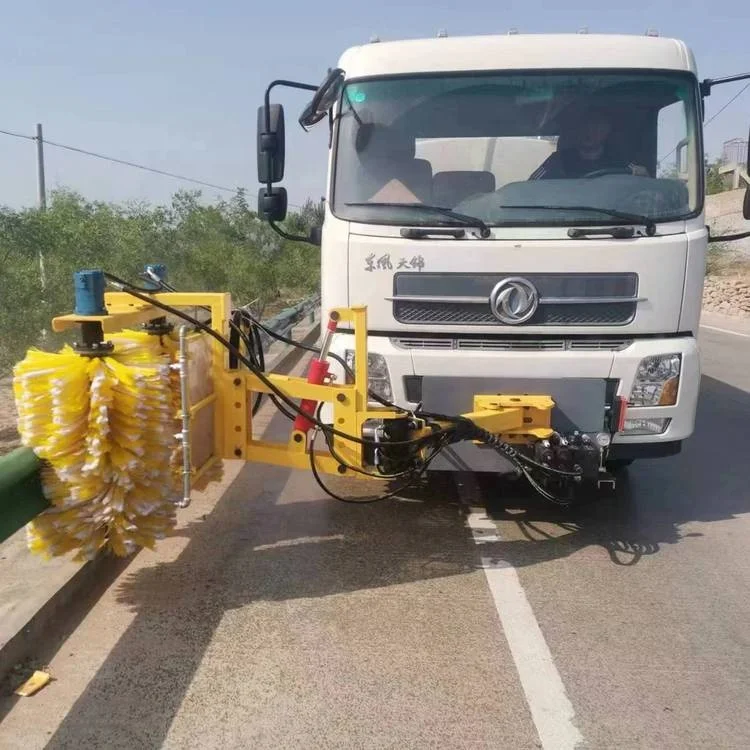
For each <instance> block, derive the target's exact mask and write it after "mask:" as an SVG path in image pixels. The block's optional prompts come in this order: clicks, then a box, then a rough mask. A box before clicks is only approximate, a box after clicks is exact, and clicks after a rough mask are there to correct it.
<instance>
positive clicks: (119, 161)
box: [44, 138, 237, 193]
mask: <svg viewBox="0 0 750 750" xmlns="http://www.w3.org/2000/svg"><path fill="white" fill-rule="evenodd" d="M44 142H45V143H46V144H47V145H48V146H55V148H62V149H65V150H66V151H75V152H76V153H78V154H84V155H85V156H93V157H94V158H95V159H103V160H104V161H110V162H113V163H114V164H122V165H124V166H126V167H133V168H134V169H142V170H144V171H145V172H153V173H154V174H160V175H163V176H164V177H173V178H174V179H176V180H184V181H185V182H194V183H195V184H196V185H203V186H204V187H210V188H213V189H214V190H223V191H225V192H228V193H236V192H237V188H230V187H224V185H215V184H213V183H212V182H205V181H204V180H198V179H196V178H195V177H186V176H185V175H181V174H176V173H174V172H166V171H164V170H163V169H157V168H156V167H149V166H146V165H145V164H137V163H136V162H134V161H126V160H125V159H117V158H115V157H114V156H105V155H104V154H97V153H95V152H94V151H87V150H86V149H84V148H77V147H76V146H68V145H67V144H65V143H56V142H55V141H50V140H48V139H47V138H45V139H44Z"/></svg>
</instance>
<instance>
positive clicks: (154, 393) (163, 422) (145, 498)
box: [13, 331, 179, 560]
mask: <svg viewBox="0 0 750 750" xmlns="http://www.w3.org/2000/svg"><path fill="white" fill-rule="evenodd" d="M108 339H109V341H111V342H112V343H113V344H114V349H113V351H112V353H111V354H110V355H108V356H105V357H85V356H81V355H80V354H78V353H77V352H76V351H74V350H73V349H71V348H70V347H65V348H63V349H62V351H60V352H59V353H56V354H55V353H48V352H41V351H37V350H31V351H29V352H28V354H27V356H26V358H25V359H24V360H23V361H21V362H20V363H18V365H16V367H15V369H14V381H13V387H14V393H15V398H16V406H17V408H18V415H19V432H20V434H21V439H22V441H23V443H24V445H26V446H28V447H30V448H32V449H33V450H34V451H35V452H36V454H37V455H38V456H39V458H41V459H43V460H44V461H45V462H46V466H45V469H44V470H43V485H44V488H45V494H46V495H47V498H48V499H49V501H50V504H51V505H52V507H51V508H50V509H48V510H47V511H45V512H44V513H42V514H41V515H39V516H37V518H36V519H35V520H34V521H33V522H32V523H31V524H29V526H28V535H29V546H30V548H31V549H32V550H33V551H35V552H40V553H42V554H44V555H45V556H53V555H60V554H64V553H66V552H70V551H74V550H75V551H76V552H77V554H76V559H80V560H90V559H92V558H93V557H94V556H95V555H96V553H97V552H98V551H99V550H100V549H101V548H102V547H107V548H109V549H111V550H112V551H113V552H114V553H115V554H117V555H123V556H124V555H127V554H129V553H131V552H132V551H134V550H135V549H136V548H138V547H141V546H143V547H152V546H153V544H154V542H155V541H156V540H157V539H160V538H162V537H164V536H165V535H166V533H167V532H168V531H169V529H170V528H172V527H173V525H174V522H175V501H176V499H177V498H178V496H179V486H178V482H177V481H176V480H177V477H178V471H179V468H178V466H177V464H178V460H179V449H178V448H177V449H176V446H175V438H174V433H175V429H176V427H175V425H176V422H175V417H176V413H177V406H178V404H179V388H178V387H176V382H177V381H176V380H175V375H174V373H173V372H172V367H171V365H172V363H173V361H174V350H175V347H174V342H172V341H171V339H170V338H169V337H166V336H155V335H150V334H148V333H146V332H144V331H123V332H122V333H118V334H112V335H111V336H109V337H108Z"/></svg>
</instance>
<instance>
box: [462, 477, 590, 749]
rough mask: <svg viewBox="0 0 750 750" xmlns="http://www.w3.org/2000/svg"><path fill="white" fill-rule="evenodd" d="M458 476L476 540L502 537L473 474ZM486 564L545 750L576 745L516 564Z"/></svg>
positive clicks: (570, 715)
mask: <svg viewBox="0 0 750 750" xmlns="http://www.w3.org/2000/svg"><path fill="white" fill-rule="evenodd" d="M470 477H471V475H469V477H467V475H462V476H461V478H460V479H457V483H458V490H459V495H460V496H461V499H462V501H463V502H464V503H465V504H466V505H467V506H468V507H469V513H468V519H467V523H468V526H469V528H470V529H471V534H472V537H473V538H474V541H475V542H476V544H477V545H482V544H487V543H489V542H496V541H500V537H499V535H498V533H497V527H496V525H495V523H494V522H493V521H492V520H491V519H490V518H487V513H486V512H485V510H484V509H483V508H478V507H475V506H472V505H471V500H472V497H471V496H472V495H473V496H474V497H476V495H477V493H476V492H472V489H476V483H475V482H474V481H473V478H470ZM481 561H482V568H483V569H484V574H485V576H486V578H487V585H488V586H489V588H490V592H491V593H492V598H493V600H494V602H495V609H496V610H497V614H498V616H499V618H500V624H501V625H502V628H503V631H504V633H505V639H506V640H507V642H508V646H509V648H510V652H511V654H512V656H513V661H514V662H515V665H516V669H517V670H518V676H519V678H520V680H521V686H522V688H523V692H524V695H525V696H526V702H527V704H528V706H529V710H530V711H531V717H532V719H533V721H534V726H535V727H536V731H537V734H538V735H539V739H540V741H541V745H542V747H543V748H544V750H574V748H577V747H580V746H581V745H582V743H583V736H582V735H581V733H580V732H579V731H578V728H577V727H576V725H575V723H574V720H575V712H574V711H573V706H572V704H571V702H570V700H569V699H568V696H567V694H566V693H565V686H564V685H563V681H562V678H561V677H560V673H559V672H558V671H557V667H555V663H554V661H553V659H552V654H551V653H550V650H549V646H547V642H546V641H545V640H544V634H543V633H542V631H541V629H540V628H539V623H538V622H537V620H536V617H535V616H534V611H533V610H532V609H531V604H529V600H528V599H527V598H526V593H525V591H524V590H523V587H522V586H521V581H520V580H519V578H518V573H517V572H516V569H515V568H514V567H513V566H512V565H511V564H510V563H509V562H507V561H505V560H500V559H498V558H496V557H484V556H483V557H482V558H481Z"/></svg>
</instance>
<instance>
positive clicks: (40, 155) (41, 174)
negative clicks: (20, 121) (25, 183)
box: [35, 122, 47, 211]
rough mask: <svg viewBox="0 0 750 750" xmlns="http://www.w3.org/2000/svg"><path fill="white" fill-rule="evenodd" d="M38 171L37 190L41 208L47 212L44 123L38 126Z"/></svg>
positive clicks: (39, 123)
mask: <svg viewBox="0 0 750 750" xmlns="http://www.w3.org/2000/svg"><path fill="white" fill-rule="evenodd" d="M35 140H36V170H37V188H38V193H39V208H40V209H41V210H42V211H46V210H47V188H46V187H45V185H44V136H43V135H42V123H41V122H38V123H37V124H36V139H35Z"/></svg>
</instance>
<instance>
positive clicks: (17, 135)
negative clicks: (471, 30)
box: [0, 130, 36, 141]
mask: <svg viewBox="0 0 750 750" xmlns="http://www.w3.org/2000/svg"><path fill="white" fill-rule="evenodd" d="M0 133H2V134H3V135H12V136H13V137H14V138H25V139H26V140H27V141H35V140H36V138H35V137H34V136H33V135H24V134H23V133H14V132H13V131H12V130H0Z"/></svg>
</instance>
